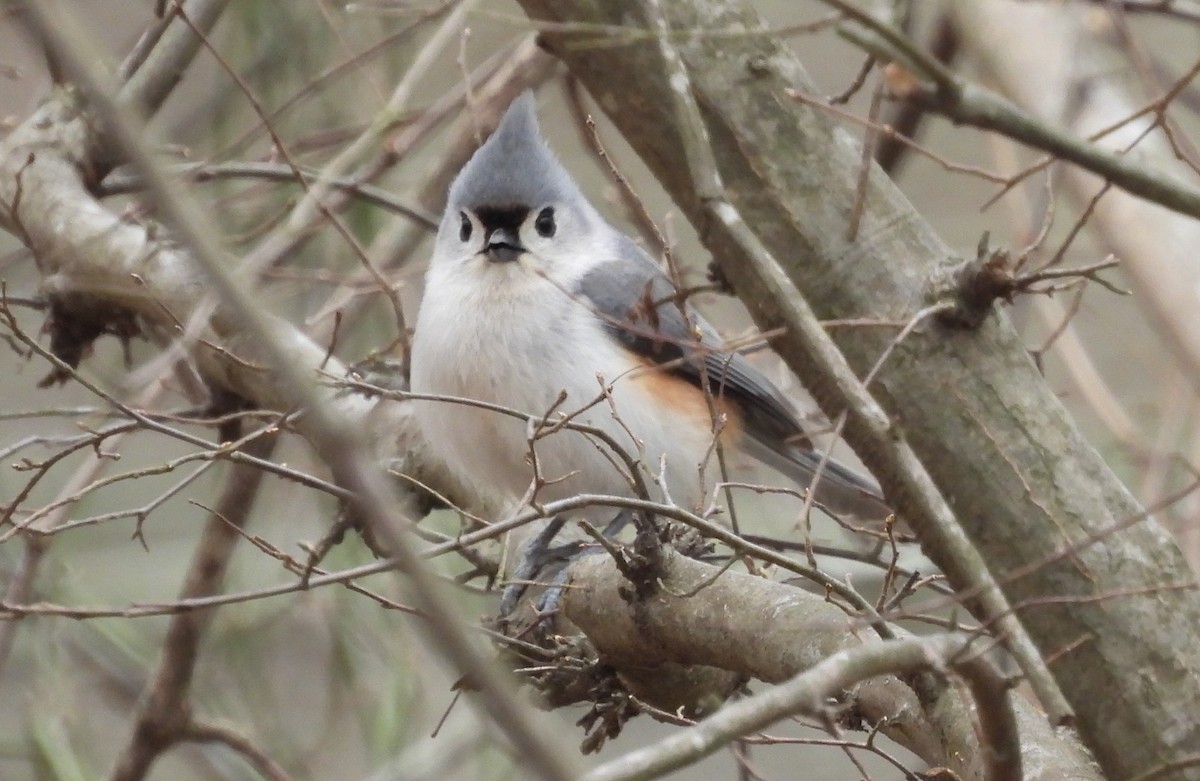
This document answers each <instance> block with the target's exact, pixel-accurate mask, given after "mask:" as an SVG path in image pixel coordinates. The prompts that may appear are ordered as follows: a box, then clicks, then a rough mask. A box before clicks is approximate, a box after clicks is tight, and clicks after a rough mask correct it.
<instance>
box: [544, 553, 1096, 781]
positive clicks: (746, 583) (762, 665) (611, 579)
mask: <svg viewBox="0 0 1200 781" xmlns="http://www.w3.org/2000/svg"><path fill="white" fill-rule="evenodd" d="M622 582H623V579H622V576H621V574H620V572H619V571H618V569H617V567H616V565H615V564H614V562H613V561H612V559H611V558H609V557H607V556H589V557H585V558H583V559H581V560H579V561H578V562H576V563H575V564H573V565H572V567H571V580H570V586H569V588H568V589H567V591H566V596H565V598H564V602H563V607H564V610H565V611H566V615H567V617H568V618H569V619H570V620H571V621H572V622H573V623H574V624H575V625H576V626H578V627H579V628H580V629H581V630H583V632H584V633H585V634H586V635H587V636H588V639H589V640H591V642H592V643H593V644H594V645H595V647H596V649H597V651H598V652H599V653H600V654H601V656H602V658H604V659H605V660H606V661H608V662H610V663H612V664H613V665H614V666H615V667H616V668H617V669H618V670H619V671H621V672H622V674H623V675H627V676H635V677H638V676H640V677H641V678H644V679H646V680H653V679H654V677H655V676H656V674H657V673H656V669H657V668H658V667H659V666H661V665H666V664H687V665H704V666H709V667H719V668H721V669H726V670H733V671H735V672H737V673H740V674H742V675H745V676H748V677H753V678H758V679H761V680H764V681H768V682H773V683H781V682H783V681H787V680H788V679H790V678H793V677H794V676H797V675H798V674H800V673H803V672H804V671H805V670H809V669H811V668H814V667H817V666H819V665H821V664H823V663H825V660H827V659H829V658H830V657H831V656H834V655H837V654H839V653H840V652H849V653H854V649H859V648H861V647H863V644H864V643H868V642H869V641H870V639H871V638H872V637H873V633H871V632H870V630H869V629H868V628H867V626H866V624H865V623H863V622H861V621H860V620H858V619H855V618H853V617H851V616H847V615H846V614H845V613H844V612H843V611H842V610H840V609H839V608H837V607H835V606H834V605H833V604H831V603H830V602H828V601H827V600H825V599H822V598H821V597H818V596H815V595H813V594H810V593H808V592H805V591H802V590H800V589H798V588H795V587H792V586H787V585H784V584H781V583H776V582H773V581H770V580H766V579H764V578H759V577H752V576H750V575H743V574H739V573H736V572H732V571H727V572H724V573H722V574H720V575H719V576H717V570H716V568H714V567H713V566H711V565H707V564H702V563H700V562H697V561H693V560H691V559H687V558H684V557H682V556H680V555H679V554H676V553H669V554H668V555H667V556H666V559H665V564H664V569H663V576H662V588H661V589H660V590H659V591H658V592H657V593H656V594H655V595H654V596H652V597H650V598H649V599H645V600H640V601H632V602H630V601H628V600H627V599H626V598H623V596H622V594H621V588H622ZM750 638H753V642H749V639H750ZM901 642H907V641H901ZM818 677H819V676H818ZM809 680H810V682H811V680H813V679H809ZM925 696H926V697H930V696H931V694H930V693H928V692H927V693H926V694H925ZM1010 700H1011V703H1012V706H1013V707H1014V709H1015V710H1016V715H1017V719H1018V722H1019V724H1020V727H1021V730H1020V731H1021V753H1022V755H1023V760H1024V765H1025V769H1026V774H1025V777H1026V778H1029V779H1031V780H1034V779H1046V781H1049V780H1050V779H1057V778H1063V777H1066V776H1074V777H1079V778H1088V777H1090V771H1089V769H1088V761H1087V759H1086V756H1085V755H1084V753H1083V751H1082V750H1081V749H1080V748H1079V747H1078V746H1077V744H1075V743H1073V742H1070V741H1066V740H1060V739H1059V738H1057V737H1056V736H1054V734H1053V733H1052V732H1051V730H1050V729H1048V728H1047V726H1046V724H1045V719H1044V718H1042V717H1040V715H1039V714H1037V712H1036V711H1035V710H1034V709H1033V708H1032V707H1031V706H1030V705H1029V704H1028V703H1027V702H1025V701H1024V700H1022V699H1021V698H1019V697H1016V698H1012V697H1010ZM844 702H845V704H846V706H847V707H849V708H851V709H852V710H853V711H854V712H856V713H858V714H860V715H861V716H862V718H863V720H864V721H865V722H867V723H868V724H880V725H881V727H880V731H881V732H883V733H884V734H886V735H888V736H889V737H890V738H892V739H893V740H895V741H897V742H898V743H900V744H901V745H903V746H905V747H906V748H908V749H909V750H910V751H912V752H914V753H915V754H917V755H918V756H920V757H922V758H923V759H925V760H926V761H927V762H931V763H934V764H943V763H944V764H945V765H946V766H948V767H950V768H951V769H953V770H954V771H955V772H956V773H957V774H958V775H959V776H960V777H962V778H979V777H982V772H983V768H984V766H985V764H986V762H985V758H984V756H983V755H981V753H980V751H981V746H980V743H979V740H978V738H977V737H976V735H975V732H974V731H973V730H972V728H971V721H972V716H971V711H970V707H969V705H967V704H966V703H964V701H963V699H962V698H961V695H960V693H959V691H958V690H956V689H954V688H943V689H941V690H940V691H939V692H937V693H936V694H933V695H932V698H931V699H929V700H927V701H922V700H921V699H919V698H918V697H917V695H916V694H914V693H913V690H912V689H910V688H909V687H908V686H907V685H905V684H904V683H902V682H901V681H900V680H899V679H897V678H895V677H890V676H885V677H876V678H870V680H863V681H862V682H861V683H857V684H856V685H854V686H852V687H849V693H848V695H847V697H846V699H845V701H844ZM751 710H752V711H754V710H755V709H754V708H753V707H752V708H751ZM756 712H757V711H756ZM738 724H739V725H740V726H738V727H736V728H734V727H731V726H728V725H727V726H726V727H723V728H721V729H720V730H719V732H720V733H721V734H726V733H728V732H729V730H730V729H733V732H735V733H736V732H737V731H738V730H739V729H740V730H745V729H761V728H762V726H764V724H763V723H761V722H758V723H756V724H755V725H754V726H747V725H746V724H745V723H744V722H738ZM730 734H732V733H730ZM988 734H990V733H988ZM682 739H684V738H681V740H682ZM990 748H992V749H998V748H1002V747H997V746H990ZM691 756H692V758H693V759H695V758H697V757H696V755H691ZM1010 758H1011V757H1010Z"/></svg>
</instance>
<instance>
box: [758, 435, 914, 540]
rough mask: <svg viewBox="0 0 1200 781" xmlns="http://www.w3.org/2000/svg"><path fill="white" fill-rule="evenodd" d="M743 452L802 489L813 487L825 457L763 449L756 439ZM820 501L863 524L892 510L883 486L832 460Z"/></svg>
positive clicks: (818, 494)
mask: <svg viewBox="0 0 1200 781" xmlns="http://www.w3.org/2000/svg"><path fill="white" fill-rule="evenodd" d="M742 447H743V449H744V450H745V451H746V452H747V453H749V455H750V456H752V457H753V458H756V459H758V460H759V461H761V462H763V463H764V464H766V465H767V466H769V467H771V468H772V469H774V470H776V471H777V472H779V473H780V474H782V475H784V476H786V477H789V478H791V479H792V480H794V481H795V482H796V484H797V485H799V486H800V487H801V488H808V487H810V486H811V485H812V482H813V476H814V475H815V474H816V473H817V466H818V465H819V464H820V463H821V455H822V454H821V453H819V452H817V451H814V450H808V449H806V448H800V447H795V446H791V445H787V446H784V447H782V448H780V449H778V450H776V449H775V448H770V447H767V446H765V445H763V444H762V443H761V442H759V441H758V440H757V439H755V438H754V437H746V438H745V439H744V440H743V442H742ZM816 501H817V502H819V503H820V504H821V505H823V506H824V507H826V508H827V509H828V510H829V511H830V512H832V513H834V514H835V515H837V516H839V517H842V516H848V517H849V518H851V519H855V520H859V521H875V522H878V521H882V520H883V519H884V518H886V517H887V516H888V515H889V514H891V512H892V510H891V508H890V507H888V505H887V502H885V501H884V499H883V492H882V491H880V489H879V484H878V483H876V482H875V481H874V480H873V479H871V478H870V477H869V476H867V475H864V474H862V473H860V472H858V471H856V470H854V469H851V468H850V467H848V466H846V465H845V464H842V463H840V462H838V461H835V460H834V459H833V458H829V459H827V460H826V461H825V467H824V469H822V470H821V479H820V480H819V481H818V482H817V484H816Z"/></svg>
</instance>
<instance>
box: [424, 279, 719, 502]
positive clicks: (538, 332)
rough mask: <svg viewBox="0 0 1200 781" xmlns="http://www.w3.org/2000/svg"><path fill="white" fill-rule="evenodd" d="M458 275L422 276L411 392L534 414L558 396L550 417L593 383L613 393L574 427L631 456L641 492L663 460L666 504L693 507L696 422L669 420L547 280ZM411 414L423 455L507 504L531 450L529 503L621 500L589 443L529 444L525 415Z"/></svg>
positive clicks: (622, 482) (452, 406)
mask: <svg viewBox="0 0 1200 781" xmlns="http://www.w3.org/2000/svg"><path fill="white" fill-rule="evenodd" d="M467 271H470V270H469V269H465V268H462V269H453V270H451V272H448V273H447V272H442V273H439V272H438V271H437V270H434V271H432V272H431V274H430V276H429V279H428V281H427V288H426V294H425V299H424V301H423V302H422V304H421V312H420V316H419V318H418V323H417V333H416V337H415V340H414V344H413V356H412V387H413V390H414V391H415V392H418V393H426V394H438V395H446V396H455V397H462V398H467V399H475V400H478V401H483V402H489V403H492V404H498V405H501V406H504V407H508V408H511V409H515V410H517V411H520V412H522V413H525V414H527V415H530V416H534V417H538V418H540V417H542V416H544V415H546V414H547V413H548V412H550V411H551V408H552V406H553V405H554V404H555V402H556V400H557V399H558V398H559V396H560V394H561V393H562V392H564V391H565V392H566V399H565V401H564V402H563V403H562V404H561V405H559V406H557V407H554V412H555V413H556V414H557V413H567V414H570V413H574V412H576V411H577V410H579V409H580V408H581V407H584V406H585V405H587V404H590V403H592V402H594V401H596V399H597V398H598V397H599V396H600V394H601V384H600V381H599V379H598V377H603V378H604V380H605V381H606V382H607V383H609V384H611V385H612V387H613V391H612V397H611V400H608V399H601V400H600V401H599V402H598V403H596V404H595V405H594V406H592V407H591V408H590V409H587V410H586V411H584V412H582V413H580V414H579V415H578V417H576V418H574V420H576V421H577V422H579V423H582V424H586V425H591V426H596V427H598V428H600V429H602V430H603V431H605V432H607V433H608V435H609V436H610V437H612V438H613V439H614V440H615V441H617V442H618V443H620V445H621V446H622V447H624V448H625V449H626V450H627V451H628V452H629V453H630V454H632V455H633V456H634V457H635V458H637V459H639V460H640V461H641V462H642V464H643V465H644V467H645V468H644V469H643V472H644V474H646V475H647V482H650V483H651V485H653V481H652V479H651V477H650V476H652V475H655V474H657V473H658V470H659V464H660V458H661V456H662V455H663V454H665V455H666V457H667V466H668V485H669V489H670V491H671V495H672V499H674V501H676V502H677V503H679V504H682V505H684V506H692V505H697V504H700V503H702V502H703V501H704V498H705V497H704V491H703V487H702V485H701V480H700V477H699V463H700V461H701V460H702V459H704V458H705V456H706V454H707V452H708V449H709V448H708V445H709V440H710V436H709V434H708V426H707V421H692V420H688V421H683V420H679V419H673V418H674V417H675V416H674V414H673V412H672V411H671V410H669V409H664V408H661V407H660V406H659V404H658V401H659V400H658V399H657V398H656V397H655V396H654V395H653V394H652V393H651V392H650V391H651V390H652V388H651V384H650V383H647V382H644V381H639V380H638V379H637V378H636V376H635V375H632V374H631V371H633V370H635V369H637V368H638V367H639V366H640V364H638V363H637V361H636V359H634V358H633V357H632V356H631V355H630V354H629V353H628V352H627V351H625V350H624V349H623V348H622V347H621V346H620V345H619V344H618V343H617V342H616V341H615V340H613V339H612V338H611V337H610V336H608V335H607V334H606V333H605V332H604V331H603V329H602V328H601V326H600V323H599V321H598V320H597V319H596V316H595V314H594V313H593V312H591V311H590V310H589V309H588V308H587V307H586V306H585V305H584V304H582V303H581V302H579V301H576V300H573V299H572V298H571V296H570V295H568V294H567V293H566V292H564V291H563V290H562V289H560V288H559V287H557V286H556V285H554V284H552V283H550V282H549V281H547V280H546V279H544V278H542V277H539V276H537V275H536V274H533V273H531V272H529V271H528V270H526V269H524V268H522V267H521V266H519V265H518V264H515V263H514V264H507V265H505V266H502V267H491V268H481V269H478V270H476V271H477V272H479V271H481V272H484V273H482V274H480V273H464V272H467ZM481 279H483V280H486V281H485V283H483V284H481V283H480V281H481ZM614 406H615V414H614ZM423 407H424V409H423V410H422V414H421V420H422V428H423V430H424V433H425V435H426V438H427V439H428V440H429V442H430V444H431V446H432V447H433V449H434V450H435V452H436V453H437V454H438V455H439V456H440V457H441V458H442V459H443V460H445V462H446V463H447V464H449V465H450V466H451V467H452V468H454V469H456V470H458V471H461V472H462V473H463V474H464V476H466V478H467V479H469V480H471V481H473V482H476V483H477V484H481V486H482V487H483V488H484V489H485V490H488V491H490V492H495V493H497V494H499V495H502V496H505V497H509V498H512V499H516V498H519V497H521V496H522V495H524V494H525V492H526V491H527V490H528V488H529V486H530V485H531V482H532V481H533V478H534V467H533V458H534V455H532V454H536V458H537V464H538V470H539V473H540V476H541V478H542V479H543V480H544V481H546V484H545V485H544V487H543V488H542V489H541V490H540V491H539V493H538V499H539V500H541V501H553V500H556V499H561V498H566V497H569V496H574V495H576V494H579V493H603V494H616V495H620V496H629V495H631V494H632V489H631V487H630V485H629V482H628V479H627V478H626V476H625V472H626V467H625V465H624V464H623V463H622V462H621V461H620V459H618V458H615V457H614V456H613V454H612V452H611V449H610V448H609V447H607V446H606V445H604V444H602V443H600V442H599V441H597V440H595V439H594V438H591V437H588V436H586V435H584V434H581V433H579V432H576V431H571V430H562V431H558V432H555V433H553V434H551V435H549V436H547V437H545V438H544V439H540V440H538V441H536V442H535V443H534V444H533V446H532V448H531V446H530V442H529V438H530V435H531V434H532V433H533V427H532V425H531V424H530V423H529V422H528V420H527V419H517V418H514V417H511V416H506V415H504V414H502V413H499V412H493V411H489V410H482V409H479V408H475V407H470V406H466V405H462V404H456V403H452V402H445V401H434V402H426V403H424V404H423ZM697 424H698V425H697ZM631 434H632V436H631ZM531 451H532V454H531ZM713 471H714V468H713V467H710V468H708V469H707V470H706V472H707V473H708V475H707V477H708V479H707V480H706V481H705V482H707V483H711V481H712V478H713V477H714V475H713ZM610 514H611V513H610Z"/></svg>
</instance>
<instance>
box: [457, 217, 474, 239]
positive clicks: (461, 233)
mask: <svg viewBox="0 0 1200 781" xmlns="http://www.w3.org/2000/svg"><path fill="white" fill-rule="evenodd" d="M458 216H459V217H461V218H462V222H461V223H460V224H459V226H458V238H459V239H460V240H462V241H466V240H467V239H469V238H471V218H470V217H468V216H467V213H466V212H459V213H458Z"/></svg>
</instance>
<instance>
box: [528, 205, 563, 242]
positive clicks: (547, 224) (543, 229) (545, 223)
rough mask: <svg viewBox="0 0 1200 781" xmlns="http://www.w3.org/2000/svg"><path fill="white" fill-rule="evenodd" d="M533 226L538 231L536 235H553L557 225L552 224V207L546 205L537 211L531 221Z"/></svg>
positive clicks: (544, 236)
mask: <svg viewBox="0 0 1200 781" xmlns="http://www.w3.org/2000/svg"><path fill="white" fill-rule="evenodd" d="M533 227H534V229H535V230H536V231H537V232H538V235H539V236H542V237H543V238H547V239H548V238H550V237H551V236H553V235H554V231H555V228H556V227H557V226H555V224H554V209H553V208H551V207H549V206H547V207H546V208H545V209H542V210H541V211H540V212H538V216H537V219H535V220H534V221H533Z"/></svg>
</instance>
